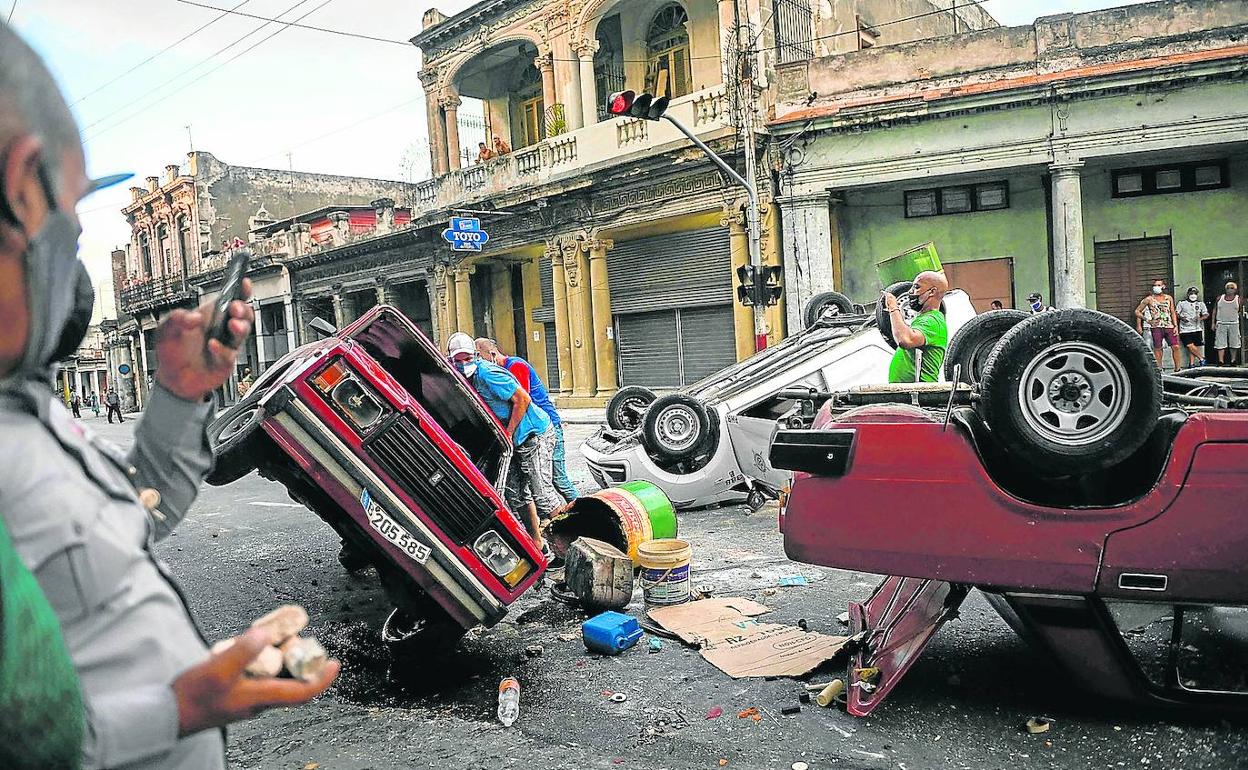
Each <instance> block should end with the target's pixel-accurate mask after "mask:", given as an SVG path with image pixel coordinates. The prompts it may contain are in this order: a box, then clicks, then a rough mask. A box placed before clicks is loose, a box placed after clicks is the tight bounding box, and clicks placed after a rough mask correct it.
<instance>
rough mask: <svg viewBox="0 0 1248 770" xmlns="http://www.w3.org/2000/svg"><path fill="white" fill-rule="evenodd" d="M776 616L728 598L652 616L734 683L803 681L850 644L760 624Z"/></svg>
mask: <svg viewBox="0 0 1248 770" xmlns="http://www.w3.org/2000/svg"><path fill="white" fill-rule="evenodd" d="M770 611H771V609H770V608H769V607H767V606H766V605H763V604H759V603H758V602H754V601H750V600H749V599H740V598H731V597H725V598H721V599H703V600H701V601H697V602H691V603H689V604H681V605H676V606H674V607H663V608H660V609H656V610H651V611H650V613H649V615H650V618H651V619H652V620H653V621H655V622H656V623H658V624H659V625H661V626H663V627H664V628H665V629H667V630H668V631H672V632H674V633H675V634H676V635H677V636H679V637H680V638H681V639H682V640H683V641H685V642H687V643H688V644H692V645H695V646H697V647H699V648H700V649H701V652H702V657H703V658H705V659H706V660H707V661H708V662H709V663H711V664H712V665H714V666H715V667H716V668H718V669H719V670H721V671H723V672H724V673H725V674H728V675H729V676H731V677H732V678H734V679H740V678H743V677H767V676H801V675H803V674H806V673H809V672H810V671H813V670H814V669H815V668H817V667H818V666H819V665H820V664H822V663H823V662H824V661H827V660H829V659H831V658H833V657H835V656H836V654H837V653H839V652H840V651H841V649H842V648H843V647H844V645H845V642H846V637H843V636H826V635H824V634H820V633H815V632H803V631H802V630H801V629H799V628H797V627H796V626H782V625H779V624H775V623H760V622H758V621H757V620H756V619H755V618H756V617H757V616H758V615H762V614H764V613H767V612H770Z"/></svg>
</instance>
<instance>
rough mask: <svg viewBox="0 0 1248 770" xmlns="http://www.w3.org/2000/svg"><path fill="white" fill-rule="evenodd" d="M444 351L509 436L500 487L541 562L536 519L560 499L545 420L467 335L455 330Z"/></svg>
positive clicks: (516, 384) (541, 542) (551, 434)
mask: <svg viewBox="0 0 1248 770" xmlns="http://www.w3.org/2000/svg"><path fill="white" fill-rule="evenodd" d="M446 353H447V356H448V357H449V358H450V359H451V363H452V364H454V366H455V368H456V369H458V370H459V372H460V374H463V375H464V376H465V377H467V378H468V382H470V383H472V387H473V388H474V389H476V391H477V393H479V394H480V395H481V398H482V399H483V400H484V401H485V405H486V406H488V407H489V408H490V411H491V412H493V413H494V415H495V416H496V417H498V419H499V421H500V422H502V423H503V427H504V429H505V430H506V431H507V435H508V436H511V441H512V443H513V444H514V445H515V452H514V453H513V454H512V456H511V468H510V469H509V470H508V472H507V489H506V490H504V496H505V497H506V498H507V507H508V508H510V509H511V511H512V513H513V514H514V515H516V517H517V518H519V514H520V511H524V512H525V513H526V518H528V519H529V521H528V523H527V524H526V526H527V527H528V529H529V534H531V535H532V536H533V540H534V542H535V543H536V544H537V547H538V548H541V549H542V551H543V552H544V553H545V554H546V558H547V560H550V559H552V558H553V556H552V554H551V553H550V552H549V551H548V550H547V549H546V542H545V540H544V539H543V538H542V531H541V521H540V520H541V519H544V518H549V517H550V515H551V513H553V512H554V511H555V510H556V509H558V508H559V506H561V505H563V500H561V499H560V497H559V495H558V494H557V493H556V492H555V482H554V457H555V431H554V429H553V428H552V427H551V422H550V418H549V417H547V416H546V413H545V412H543V411H542V410H541V408H540V407H538V406H537V404H534V403H533V399H532V398H530V397H529V394H528V393H527V392H525V390H524V388H522V387H520V383H519V381H517V380H516V378H515V377H513V376H512V375H511V372H508V371H507V370H506V369H504V368H502V367H501V366H498V365H497V364H494V363H491V362H489V361H485V360H482V359H481V358H480V357H479V356H478V355H477V347H476V343H475V342H474V341H473V339H472V337H469V336H468V335H467V334H464V333H463V332H455V333H454V334H452V335H451V338H450V339H449V340H447V345H446ZM530 503H533V504H535V506H536V508H535V507H534V505H530Z"/></svg>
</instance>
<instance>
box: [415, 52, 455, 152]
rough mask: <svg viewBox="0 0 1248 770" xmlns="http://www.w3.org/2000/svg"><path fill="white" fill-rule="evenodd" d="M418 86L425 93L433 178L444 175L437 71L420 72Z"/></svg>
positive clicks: (443, 144) (444, 125) (442, 136)
mask: <svg viewBox="0 0 1248 770" xmlns="http://www.w3.org/2000/svg"><path fill="white" fill-rule="evenodd" d="M419 76H420V85H421V89H422V90H423V91H424V92H425V115H426V118H427V120H428V127H429V164H430V168H431V169H432V170H433V175H434V176H435V177H437V176H441V175H442V174H445V173H446V170H447V166H448V161H447V157H446V152H445V151H446V136H445V133H444V130H445V128H446V123H445V122H443V120H442V112H441V109H440V108H441V105H440V104H438V70H437V68H436V67H432V68H426V69H423V70H421V71H420V74H419Z"/></svg>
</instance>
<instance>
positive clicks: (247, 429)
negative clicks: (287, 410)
mask: <svg viewBox="0 0 1248 770" xmlns="http://www.w3.org/2000/svg"><path fill="white" fill-rule="evenodd" d="M263 419H264V411H263V409H262V407H261V406H260V403H259V400H258V399H257V400H255V401H243V402H241V403H239V404H235V405H234V406H233V407H232V408H230V409H229V410H227V411H226V412H225V413H224V414H222V415H221V416H220V417H218V418H217V419H215V420H213V421H212V423H211V424H210V425H209V426H208V444H209V446H211V447H212V457H213V462H212V470H210V471H208V474H207V475H206V476H204V481H207V482H208V483H209V484H212V485H213V486H217V487H219V486H222V485H224V484H229V483H230V482H232V481H237V480H238V479H241V478H242V477H243V476H246V475H247V474H248V473H251V472H252V471H254V470H255V469H256V466H257V465H258V464H259V460H260V458H259V456H258V455H259V453H258V452H257V451H256V450H257V446H256V444H257V441H258V439H259V437H260V435H262V432H261V431H260V422H261V421H262V420H263Z"/></svg>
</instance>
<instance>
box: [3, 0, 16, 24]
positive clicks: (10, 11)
mask: <svg viewBox="0 0 1248 770" xmlns="http://www.w3.org/2000/svg"><path fill="white" fill-rule="evenodd" d="M16 10H17V0H13V5H10V6H9V18H7V19H5V20H4V23H5V24H8V23H9V22H11V21H13V12H14V11H16Z"/></svg>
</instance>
